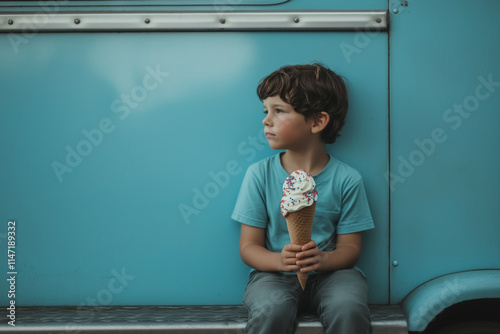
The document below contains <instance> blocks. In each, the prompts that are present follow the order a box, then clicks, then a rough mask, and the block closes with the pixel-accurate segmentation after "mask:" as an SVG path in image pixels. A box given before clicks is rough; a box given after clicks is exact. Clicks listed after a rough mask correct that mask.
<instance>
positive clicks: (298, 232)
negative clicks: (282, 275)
mask: <svg viewBox="0 0 500 334" xmlns="http://www.w3.org/2000/svg"><path fill="white" fill-rule="evenodd" d="M315 210H316V202H314V203H313V204H312V205H311V206H307V207H305V208H302V209H301V210H299V211H295V212H289V213H288V214H287V216H286V225H287V227H288V234H289V235H290V241H291V243H292V244H294V245H299V246H303V245H305V244H306V243H308V242H309V241H311V235H312V228H313V221H314V212H315ZM297 277H298V278H299V282H300V286H302V290H305V288H306V281H307V273H301V272H297Z"/></svg>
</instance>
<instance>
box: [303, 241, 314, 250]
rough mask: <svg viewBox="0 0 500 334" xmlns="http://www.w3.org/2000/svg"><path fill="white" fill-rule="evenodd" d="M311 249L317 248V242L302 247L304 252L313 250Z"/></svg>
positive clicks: (310, 242)
mask: <svg viewBox="0 0 500 334" xmlns="http://www.w3.org/2000/svg"><path fill="white" fill-rule="evenodd" d="M311 248H316V242H315V241H314V240H311V241H309V242H308V243H307V244H305V245H303V246H302V247H301V250H302V251H305V250H308V249H311Z"/></svg>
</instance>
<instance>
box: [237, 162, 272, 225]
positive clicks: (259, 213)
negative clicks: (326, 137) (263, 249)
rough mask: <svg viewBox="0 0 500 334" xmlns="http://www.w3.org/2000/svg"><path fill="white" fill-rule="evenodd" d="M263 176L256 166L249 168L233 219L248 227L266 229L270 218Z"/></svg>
mask: <svg viewBox="0 0 500 334" xmlns="http://www.w3.org/2000/svg"><path fill="white" fill-rule="evenodd" d="M261 174H262V173H260V172H259V170H258V168H257V166H256V165H252V166H250V167H249V168H248V170H247V172H246V174H245V178H244V179H243V183H242V184H241V189H240V192H239V194H238V199H237V200H236V205H235V207H234V210H233V213H232V215H231V218H232V219H234V220H236V221H237V222H240V223H243V224H246V225H250V226H254V227H260V228H266V226H267V221H268V216H267V210H266V198H265V192H264V186H263V182H264V181H263V178H262V175H261Z"/></svg>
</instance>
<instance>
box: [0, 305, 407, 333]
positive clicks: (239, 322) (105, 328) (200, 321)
mask: <svg viewBox="0 0 500 334" xmlns="http://www.w3.org/2000/svg"><path fill="white" fill-rule="evenodd" d="M370 310H371V315H372V325H373V334H382V333H385V334H405V333H408V332H407V329H406V328H407V326H406V318H405V316H404V315H403V313H402V312H401V309H400V307H399V306H394V305H391V306H387V305H371V306H370ZM15 317H16V319H15V320H16V322H15V324H16V326H15V327H12V326H8V325H7V326H6V325H3V326H0V333H51V334H56V333H61V334H62V333H67V334H70V333H71V334H76V333H92V334H100V333H128V334H132V333H145V332H147V333H184V334H189V333H223V334H230V333H240V334H241V333H243V329H244V327H245V323H246V320H247V311H246V309H245V308H244V306H242V305H203V306H185V305H183V306H95V307H92V306H85V307H70V306H38V307H17V308H16V314H15ZM322 332H323V330H322V326H321V323H320V322H319V320H318V317H317V316H314V315H308V314H306V315H301V316H300V317H299V327H298V329H297V331H296V333H297V334H309V333H315V334H319V333H322Z"/></svg>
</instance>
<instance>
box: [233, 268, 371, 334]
mask: <svg viewBox="0 0 500 334" xmlns="http://www.w3.org/2000/svg"><path fill="white" fill-rule="evenodd" d="M367 294H368V285H367V284H366V278H365V277H364V276H363V275H362V274H361V273H360V272H359V271H358V270H356V269H344V270H339V271H335V272H331V273H320V274H317V275H309V278H308V279H307V286H306V290H305V291H302V288H301V287H300V284H299V281H298V279H297V277H296V276H295V275H293V276H290V275H284V274H282V273H276V272H258V271H257V272H254V273H253V274H252V275H251V277H250V280H249V282H248V285H247V288H246V291H245V297H244V300H243V304H244V305H245V306H246V308H247V309H248V323H247V326H246V329H245V333H248V334H254V333H262V334H263V333H267V334H278V333H289V334H292V333H294V332H295V329H296V328H297V314H298V313H299V312H304V311H305V312H311V313H315V314H318V315H319V318H320V321H321V323H322V324H323V328H324V331H325V333H326V334H368V333H371V322H370V310H369V309H368V300H367Z"/></svg>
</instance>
